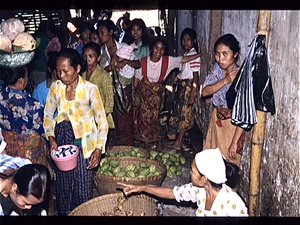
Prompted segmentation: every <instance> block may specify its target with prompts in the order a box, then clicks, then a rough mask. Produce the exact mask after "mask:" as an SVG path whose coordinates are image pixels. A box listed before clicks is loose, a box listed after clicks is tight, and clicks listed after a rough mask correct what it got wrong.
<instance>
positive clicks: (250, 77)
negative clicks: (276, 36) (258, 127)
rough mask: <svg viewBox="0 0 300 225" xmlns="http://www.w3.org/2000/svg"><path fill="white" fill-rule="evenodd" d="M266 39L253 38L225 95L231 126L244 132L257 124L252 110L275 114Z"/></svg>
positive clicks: (261, 36)
mask: <svg viewBox="0 0 300 225" xmlns="http://www.w3.org/2000/svg"><path fill="white" fill-rule="evenodd" d="M265 43H266V36H265V35H258V36H256V37H255V38H254V39H253V41H252V43H251V46H250V50H249V52H248V54H247V57H246V59H245V60H244V62H243V64H242V66H241V69H240V71H239V73H238V74H237V76H236V78H235V79H234V81H233V83H232V85H231V86H230V88H229V89H228V91H227V93H226V100H227V105H228V108H230V109H232V117H231V122H232V123H233V124H235V125H237V126H240V127H242V128H243V129H245V130H251V128H252V127H253V126H254V125H255V124H256V123H257V117H256V110H260V111H264V112H271V115H273V114H275V103H274V93H273V89H272V83H271V77H270V72H269V62H268V56H267V49H266V46H265Z"/></svg>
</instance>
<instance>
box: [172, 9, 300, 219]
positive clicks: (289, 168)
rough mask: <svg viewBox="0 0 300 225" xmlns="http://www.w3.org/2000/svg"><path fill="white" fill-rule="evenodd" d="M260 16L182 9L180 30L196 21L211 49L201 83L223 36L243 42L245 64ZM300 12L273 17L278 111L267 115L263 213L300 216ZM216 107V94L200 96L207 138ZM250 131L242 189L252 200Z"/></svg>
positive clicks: (272, 63)
mask: <svg viewBox="0 0 300 225" xmlns="http://www.w3.org/2000/svg"><path fill="white" fill-rule="evenodd" d="M258 14H259V11H258V10H251V11H250V10H249V11H246V10H242V11H238V10H224V11H215V10H194V11H193V10H179V11H178V17H177V34H179V32H181V31H182V30H183V29H184V27H185V26H187V25H188V24H191V25H190V27H192V28H194V29H195V30H196V32H197V34H198V40H202V38H203V39H204V41H205V48H206V51H205V54H204V55H203V56H202V57H201V76H200V82H201V83H203V81H204V79H205V77H206V75H207V74H208V72H209V71H210V69H211V68H212V65H213V63H214V54H213V43H214V41H215V40H216V38H218V37H219V36H220V35H222V34H225V33H232V34H234V35H235V36H236V38H237V39H238V40H239V42H240V46H241V52H240V62H239V63H240V64H241V63H242V61H243V60H244V59H245V57H246V55H247V52H248V49H249V48H248V44H249V43H250V42H251V41H252V39H253V38H254V37H255V35H256V29H257V21H258ZM299 15H300V14H299V11H279V10H278V11H277V10H276V11H272V15H271V31H270V38H269V46H268V56H269V62H270V74H271V78H272V86H273V90H274V95H275V106H276V113H275V115H273V116H271V115H270V113H268V114H267V121H266V132H265V143H264V148H263V154H262V163H261V181H260V182H261V184H260V190H261V191H260V215H261V216H286V217H294V216H300V197H299V196H300V191H299V188H298V187H299V186H300V172H299V170H300V163H299V158H300V150H299V129H300V128H299V127H300V124H299V74H300V66H299V65H300V57H299V54H300V53H299V46H300V45H299V44H300V34H299V28H300V17H299ZM185 18H188V19H187V20H185ZM177 40H179V39H177ZM178 44H179V46H180V43H178ZM178 49H179V48H178ZM211 109H212V108H211V98H208V99H202V98H200V97H199V98H198V99H197V105H196V121H197V125H198V126H199V128H200V129H201V131H202V132H203V134H204V137H205V135H206V132H207V129H208V124H209V119H210V113H211ZM246 135H247V136H246V142H245V146H244V153H243V158H242V163H241V171H240V180H239V188H238V190H239V194H240V195H241V196H242V198H243V199H244V200H245V202H246V204H249V191H250V190H249V184H250V181H249V171H250V161H251V158H250V154H251V138H252V131H250V132H247V134H246Z"/></svg>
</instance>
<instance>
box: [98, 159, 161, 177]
mask: <svg viewBox="0 0 300 225" xmlns="http://www.w3.org/2000/svg"><path fill="white" fill-rule="evenodd" d="M98 172H99V173H101V174H105V175H109V176H115V177H130V178H136V177H149V176H156V175H159V174H161V171H160V170H159V169H158V168H157V167H156V166H155V165H153V164H152V165H149V166H148V165H147V163H146V162H143V161H142V162H140V163H139V166H137V165H136V164H134V163H131V164H129V165H127V166H126V167H120V166H119V162H118V161H116V160H114V159H112V160H108V158H103V159H101V161H100V167H99V169H98Z"/></svg>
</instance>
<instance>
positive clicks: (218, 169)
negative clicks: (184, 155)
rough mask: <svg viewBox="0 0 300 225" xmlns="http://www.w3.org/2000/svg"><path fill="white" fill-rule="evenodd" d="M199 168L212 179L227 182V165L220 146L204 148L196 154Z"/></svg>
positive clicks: (215, 181) (219, 182) (217, 181)
mask: <svg viewBox="0 0 300 225" xmlns="http://www.w3.org/2000/svg"><path fill="white" fill-rule="evenodd" d="M195 162H196V166H197V169H198V170H199V172H200V173H201V174H203V175H205V176H206V177H207V178H208V179H209V180H210V181H212V182H214V183H216V184H221V183H225V182H226V180H227V179H226V167H225V163H224V160H223V156H222V154H221V151H220V149H219V148H216V149H207V150H203V151H201V152H199V153H197V154H196V156H195Z"/></svg>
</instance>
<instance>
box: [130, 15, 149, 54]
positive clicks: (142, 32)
mask: <svg viewBox="0 0 300 225" xmlns="http://www.w3.org/2000/svg"><path fill="white" fill-rule="evenodd" d="M129 30H130V31H131V36H132V38H133V41H134V43H135V44H136V45H137V47H138V48H137V49H135V50H134V53H135V55H136V56H137V57H138V59H139V60H141V58H144V57H147V56H149V55H150V44H151V38H150V36H149V35H148V32H147V27H146V25H145V22H144V21H143V20H142V19H134V20H132V21H131V24H130V27H129Z"/></svg>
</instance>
